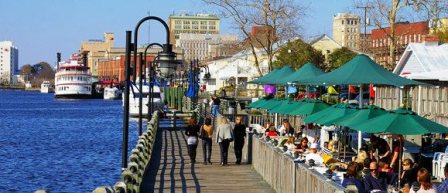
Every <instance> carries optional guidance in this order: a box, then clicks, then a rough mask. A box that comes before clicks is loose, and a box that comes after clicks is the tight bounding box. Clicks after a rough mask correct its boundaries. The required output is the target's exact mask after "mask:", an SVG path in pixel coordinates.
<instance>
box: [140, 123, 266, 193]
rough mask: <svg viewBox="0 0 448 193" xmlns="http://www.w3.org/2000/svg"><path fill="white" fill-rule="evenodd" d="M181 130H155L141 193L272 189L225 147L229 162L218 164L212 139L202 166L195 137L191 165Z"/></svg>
mask: <svg viewBox="0 0 448 193" xmlns="http://www.w3.org/2000/svg"><path fill="white" fill-rule="evenodd" d="M186 139H187V136H185V133H184V131H183V130H173V129H167V128H165V129H163V128H161V129H160V130H159V133H158V136H157V140H156V143H155V144H156V146H155V147H154V148H155V149H154V154H153V157H152V159H151V163H150V166H149V167H148V169H147V171H146V172H145V176H144V179H143V183H142V187H141V192H143V193H147V192H248V193H250V192H257V193H258V192H260V193H263V192H266V193H268V192H269V193H271V192H274V190H272V188H271V187H270V186H269V185H268V184H267V183H266V182H265V181H264V180H263V179H262V177H261V176H260V175H259V174H258V173H256V171H254V170H253V169H252V167H251V165H244V164H243V165H235V164H234V163H235V161H236V160H235V154H234V152H233V149H232V148H229V165H228V166H221V165H220V164H219V163H220V155H219V145H218V144H217V143H216V142H213V147H212V163H213V165H203V162H202V161H203V160H202V141H201V140H199V145H198V149H197V157H196V161H197V163H196V164H194V165H192V164H191V162H190V158H189V156H188V152H187V145H186Z"/></svg>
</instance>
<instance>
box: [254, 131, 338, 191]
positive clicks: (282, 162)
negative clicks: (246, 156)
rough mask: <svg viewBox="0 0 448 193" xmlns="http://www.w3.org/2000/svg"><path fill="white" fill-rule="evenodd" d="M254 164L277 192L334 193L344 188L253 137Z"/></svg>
mask: <svg viewBox="0 0 448 193" xmlns="http://www.w3.org/2000/svg"><path fill="white" fill-rule="evenodd" d="M252 148H253V151H252V165H253V167H254V169H255V170H256V171H257V172H258V173H259V174H260V175H261V176H262V177H263V179H264V180H265V181H266V182H267V183H268V184H269V185H271V187H272V188H273V189H274V190H275V191H276V192H294V193H299V192H306V193H334V192H344V188H343V187H342V186H341V185H339V184H337V183H335V182H333V181H329V180H327V179H326V177H325V176H323V175H322V174H319V173H318V172H317V171H315V170H311V169H309V168H308V166H306V165H305V164H301V163H295V162H294V160H293V158H292V157H290V156H287V155H283V153H282V152H280V150H278V149H275V147H272V145H269V144H267V143H266V142H264V141H263V140H261V139H258V138H257V137H254V139H253V141H252Z"/></svg>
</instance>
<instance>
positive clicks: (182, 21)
mask: <svg viewBox="0 0 448 193" xmlns="http://www.w3.org/2000/svg"><path fill="white" fill-rule="evenodd" d="M168 23H169V24H168V25H169V29H170V36H171V37H170V41H171V42H170V43H171V44H173V45H175V44H176V40H178V39H179V38H180V34H181V33H193V34H219V18H218V17H217V16H216V15H213V14H206V13H198V14H188V13H180V14H178V15H174V14H173V15H170V17H169V19H168Z"/></svg>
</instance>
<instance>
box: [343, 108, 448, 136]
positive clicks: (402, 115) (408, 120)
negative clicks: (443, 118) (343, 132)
mask: <svg viewBox="0 0 448 193" xmlns="http://www.w3.org/2000/svg"><path fill="white" fill-rule="evenodd" d="M352 128H355V129H357V130H359V131H362V132H366V133H389V134H401V135H422V134H426V133H448V128H447V127H445V126H443V125H440V124H438V123H436V122H434V121H431V120H429V119H426V118H423V117H421V116H419V115H417V114H416V113H414V112H413V111H409V110H406V109H404V108H398V109H396V110H393V111H389V112H388V113H386V114H384V115H381V116H378V117H376V118H373V119H371V120H369V121H367V122H365V123H362V124H358V125H353V127H352Z"/></svg>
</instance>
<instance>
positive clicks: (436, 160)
mask: <svg viewBox="0 0 448 193" xmlns="http://www.w3.org/2000/svg"><path fill="white" fill-rule="evenodd" d="M442 160H443V161H445V163H447V162H448V146H447V147H446V148H445V152H434V157H433V159H432V174H433V176H434V177H435V178H437V179H441V178H443V177H444V172H443V167H444V166H445V164H444V163H442Z"/></svg>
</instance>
